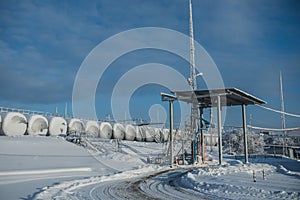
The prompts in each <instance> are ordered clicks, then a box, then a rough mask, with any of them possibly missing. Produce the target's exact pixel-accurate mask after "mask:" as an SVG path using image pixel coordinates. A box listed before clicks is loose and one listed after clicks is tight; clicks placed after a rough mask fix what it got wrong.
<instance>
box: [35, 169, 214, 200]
mask: <svg viewBox="0 0 300 200" xmlns="http://www.w3.org/2000/svg"><path fill="white" fill-rule="evenodd" d="M149 170H154V169H152V168H149V169H140V170H134V171H131V172H124V173H121V174H116V175H112V176H110V177H93V178H89V179H82V180H76V181H69V182H65V183H62V184H60V185H55V186H53V187H50V188H45V190H44V191H43V192H41V193H40V194H38V195H37V196H36V199H209V198H207V197H206V195H204V194H202V193H200V192H199V191H196V190H194V189H192V188H184V187H182V186H181V183H180V180H181V177H182V176H183V175H185V174H186V173H188V172H189V171H191V169H175V170H174V169H172V170H170V169H168V170H162V171H159V172H156V170H155V171H152V172H151V173H150V172H147V171H149ZM149 173H150V174H149ZM143 174H147V175H143Z"/></svg>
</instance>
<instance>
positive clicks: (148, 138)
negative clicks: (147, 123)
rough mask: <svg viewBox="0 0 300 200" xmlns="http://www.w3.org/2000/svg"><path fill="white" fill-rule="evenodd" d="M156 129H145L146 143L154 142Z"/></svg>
mask: <svg viewBox="0 0 300 200" xmlns="http://www.w3.org/2000/svg"><path fill="white" fill-rule="evenodd" d="M153 135H154V129H153V128H145V136H146V138H145V140H146V142H153V141H154V139H153Z"/></svg>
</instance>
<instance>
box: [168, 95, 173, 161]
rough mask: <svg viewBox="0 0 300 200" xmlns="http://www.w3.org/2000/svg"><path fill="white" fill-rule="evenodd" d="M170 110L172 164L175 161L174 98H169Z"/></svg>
mask: <svg viewBox="0 0 300 200" xmlns="http://www.w3.org/2000/svg"><path fill="white" fill-rule="evenodd" d="M169 111H170V143H171V144H170V148H171V159H170V160H171V166H172V165H173V163H174V156H173V100H169Z"/></svg>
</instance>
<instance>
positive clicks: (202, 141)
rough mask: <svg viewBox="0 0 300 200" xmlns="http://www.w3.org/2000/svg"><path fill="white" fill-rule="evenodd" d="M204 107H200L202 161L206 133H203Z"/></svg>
mask: <svg viewBox="0 0 300 200" xmlns="http://www.w3.org/2000/svg"><path fill="white" fill-rule="evenodd" d="M202 119H203V108H202V107H200V134H201V141H200V142H201V144H200V145H201V157H202V163H204V133H203V120H202Z"/></svg>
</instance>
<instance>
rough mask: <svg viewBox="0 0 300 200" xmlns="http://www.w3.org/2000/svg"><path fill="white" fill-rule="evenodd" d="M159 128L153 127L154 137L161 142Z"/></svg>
mask: <svg viewBox="0 0 300 200" xmlns="http://www.w3.org/2000/svg"><path fill="white" fill-rule="evenodd" d="M161 135H162V133H161V129H160V128H154V137H155V138H156V140H157V141H159V142H161V140H162V139H161Z"/></svg>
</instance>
